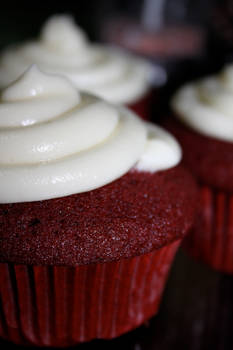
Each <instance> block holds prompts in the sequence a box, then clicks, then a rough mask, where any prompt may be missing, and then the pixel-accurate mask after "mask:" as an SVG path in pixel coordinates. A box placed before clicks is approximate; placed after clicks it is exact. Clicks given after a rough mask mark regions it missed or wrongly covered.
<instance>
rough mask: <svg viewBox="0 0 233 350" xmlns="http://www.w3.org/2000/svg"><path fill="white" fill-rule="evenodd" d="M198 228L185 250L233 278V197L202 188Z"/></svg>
mask: <svg viewBox="0 0 233 350" xmlns="http://www.w3.org/2000/svg"><path fill="white" fill-rule="evenodd" d="M200 195H201V207H200V212H199V215H198V218H197V220H196V224H195V226H194V228H193V230H192V231H191V233H190V234H189V235H188V236H187V237H186V238H185V239H184V241H183V247H184V249H185V250H186V251H187V252H188V253H189V254H190V255H191V256H193V257H194V258H196V259H197V260H201V261H203V262H205V263H206V264H208V265H210V266H211V267H213V268H214V269H216V270H219V271H222V272H226V273H230V274H233V194H231V193H226V192H224V191H218V190H216V189H213V188H211V187H208V186H201V188H200Z"/></svg>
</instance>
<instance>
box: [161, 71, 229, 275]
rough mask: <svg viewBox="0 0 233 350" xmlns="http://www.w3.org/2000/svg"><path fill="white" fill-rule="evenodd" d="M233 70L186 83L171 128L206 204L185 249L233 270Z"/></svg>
mask: <svg viewBox="0 0 233 350" xmlns="http://www.w3.org/2000/svg"><path fill="white" fill-rule="evenodd" d="M232 77H233V69H232V66H228V67H226V68H225V69H224V70H223V72H221V73H220V74H219V75H218V76H216V77H215V76H213V77H209V78H205V79H203V80H202V81H198V82H195V83H191V84H188V85H186V86H185V87H183V88H181V89H180V91H178V93H177V94H176V95H175V96H174V98H173V102H172V106H173V109H174V111H175V114H176V117H177V118H176V119H170V120H168V121H167V122H166V127H167V128H168V129H169V130H170V131H171V132H172V133H173V134H174V135H175V136H176V137H177V138H178V140H179V142H180V143H181V145H182V147H183V154H184V158H183V159H184V163H185V165H187V167H188V168H189V169H190V170H191V171H192V173H193V174H194V175H195V176H196V178H197V179H198V181H199V184H200V207H199V215H198V217H197V220H196V223H195V227H194V229H193V231H192V234H190V235H189V236H188V237H187V238H186V239H185V241H184V245H183V246H184V247H185V249H186V250H187V251H188V252H189V253H190V254H191V255H192V256H193V257H195V258H197V259H199V260H202V261H204V262H205V263H207V264H209V265H210V266H212V267H213V268H215V269H217V270H220V271H223V272H226V273H231V274H232V273H233V256H232V251H233V239H232V232H233V221H232V220H233V211H232V209H233V207H232V204H233V195H232V192H233V180H232V179H233V122H232V120H233V119H232V107H233V104H232V91H233V79H232Z"/></svg>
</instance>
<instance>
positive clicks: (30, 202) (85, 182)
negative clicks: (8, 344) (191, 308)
mask: <svg viewBox="0 0 233 350" xmlns="http://www.w3.org/2000/svg"><path fill="white" fill-rule="evenodd" d="M1 102H2V103H1V106H0V111H1V112H0V113H1V118H0V126H1V128H0V142H1V144H2V147H3V149H4V154H2V153H1V154H0V177H1V185H0V186H1V191H0V203H1V204H0V305H1V307H0V336H1V337H3V338H5V339H7V340H11V341H13V342H15V343H18V344H25V345H34V346H35V345H36V346H68V345H72V344H76V343H79V342H84V341H88V340H91V339H94V338H105V339H107V338H113V337H117V336H119V335H121V334H122V333H124V332H127V331H129V330H131V329H133V328H135V327H137V326H139V325H140V324H142V323H143V322H144V321H146V320H147V319H148V318H150V317H151V316H152V315H154V314H155V313H156V312H157V310H158V307H159V303H160V299H161V296H162V292H163V288H164V286H165V282H166V279H167V276H168V272H169V269H170V266H171V263H172V260H173V257H174V255H175V252H176V250H177V248H178V246H179V245H180V242H181V239H182V238H183V237H184V235H185V234H186V233H187V231H188V230H189V228H190V227H191V224H192V221H193V216H194V210H195V203H196V198H197V190H196V186H195V183H194V180H193V179H192V177H191V175H189V173H188V172H187V171H186V170H185V169H183V167H182V166H181V165H179V164H178V163H179V161H180V156H181V153H180V148H179V145H178V144H177V142H176V141H175V139H174V138H173V137H172V136H171V135H170V134H168V133H167V132H165V131H163V129H161V128H159V127H156V126H153V125H151V124H148V123H145V122H143V121H142V120H140V119H139V118H138V117H137V116H136V115H135V114H134V113H132V112H130V111H129V110H127V109H125V108H121V107H118V108H116V107H114V106H112V105H110V104H108V103H106V102H103V101H101V100H99V99H98V98H96V97H93V96H90V95H86V94H83V93H82V94H81V93H79V92H78V91H77V90H76V89H75V88H74V87H73V85H71V84H70V83H69V81H68V80H66V79H64V78H61V77H58V76H53V75H46V74H43V73H42V72H40V71H39V70H38V69H37V68H36V67H32V68H31V69H29V70H28V71H27V72H26V73H25V74H24V75H23V76H21V77H20V78H19V79H18V80H17V81H16V82H14V83H13V84H11V85H10V86H9V87H8V88H6V89H5V90H3V92H2V99H1Z"/></svg>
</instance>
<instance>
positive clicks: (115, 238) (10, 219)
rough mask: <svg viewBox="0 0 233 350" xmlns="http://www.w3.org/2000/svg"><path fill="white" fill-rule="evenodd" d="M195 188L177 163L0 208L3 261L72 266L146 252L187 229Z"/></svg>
mask: <svg viewBox="0 0 233 350" xmlns="http://www.w3.org/2000/svg"><path fill="white" fill-rule="evenodd" d="M196 201H197V190H196V186H195V183H194V181H193V179H192V177H191V176H190V175H189V173H188V172H187V171H186V170H185V169H183V167H182V166H177V167H175V168H172V169H169V170H166V171H160V172H157V173H147V172H136V171H134V172H132V171H131V172H129V173H127V174H126V175H124V176H122V177H121V178H119V179H118V180H116V181H114V182H112V183H110V184H108V185H106V186H103V187H101V188H98V189H96V190H93V191H89V192H86V193H81V194H77V195H70V196H67V197H63V198H58V199H51V200H44V201H37V202H25V203H15V204H1V205H0V262H14V263H19V264H21V263H23V264H37V265H69V266H74V265H77V264H88V263H94V262H107V261H112V260H117V259H120V258H129V257H132V256H136V255H140V254H144V253H147V252H150V251H151V250H153V249H158V248H160V247H162V246H164V245H166V244H169V243H171V242H172V241H174V240H176V239H179V238H181V237H183V236H184V235H185V234H186V233H187V231H188V229H189V228H190V226H191V224H192V221H193V216H194V210H195V204H196Z"/></svg>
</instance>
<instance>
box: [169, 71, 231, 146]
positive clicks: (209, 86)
mask: <svg viewBox="0 0 233 350" xmlns="http://www.w3.org/2000/svg"><path fill="white" fill-rule="evenodd" d="M172 107H173V109H174V111H175V112H176V114H177V116H178V117H179V118H180V119H181V120H182V121H183V122H184V123H185V124H187V125H188V126H190V127H191V128H193V129H195V130H196V131H198V132H200V133H202V134H205V135H207V136H212V137H214V138H217V139H221V140H225V141H230V142H233V65H231V66H228V67H226V68H225V69H224V70H223V71H222V72H220V74H219V75H216V76H211V77H207V78H204V79H202V80H199V81H196V82H193V83H189V84H186V85H185V86H183V87H182V88H181V89H180V90H178V92H177V93H176V94H175V96H174V97H173V99H172Z"/></svg>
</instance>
